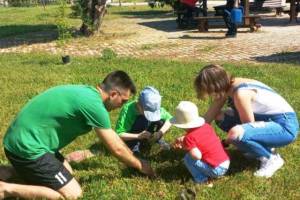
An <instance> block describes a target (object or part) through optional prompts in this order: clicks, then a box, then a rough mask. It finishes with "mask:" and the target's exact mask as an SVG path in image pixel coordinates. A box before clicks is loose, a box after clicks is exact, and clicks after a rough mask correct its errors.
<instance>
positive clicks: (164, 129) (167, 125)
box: [152, 120, 172, 140]
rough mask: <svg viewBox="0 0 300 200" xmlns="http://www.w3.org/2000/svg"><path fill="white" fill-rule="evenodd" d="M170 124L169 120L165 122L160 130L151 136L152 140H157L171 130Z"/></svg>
mask: <svg viewBox="0 0 300 200" xmlns="http://www.w3.org/2000/svg"><path fill="white" fill-rule="evenodd" d="M171 126H172V124H171V123H170V121H169V120H167V121H165V123H164V125H163V126H162V127H161V128H160V130H159V131H157V132H155V133H154V134H153V136H152V137H153V140H159V139H160V138H161V137H163V136H164V134H165V133H166V132H167V131H168V130H169V129H170V128H171Z"/></svg>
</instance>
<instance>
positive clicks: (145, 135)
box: [138, 131, 151, 140]
mask: <svg viewBox="0 0 300 200" xmlns="http://www.w3.org/2000/svg"><path fill="white" fill-rule="evenodd" d="M150 138H151V133H150V132H148V131H142V132H140V133H139V135H138V139H147V140H149V139H150Z"/></svg>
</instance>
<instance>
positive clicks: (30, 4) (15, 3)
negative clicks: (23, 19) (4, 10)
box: [8, 0, 39, 7]
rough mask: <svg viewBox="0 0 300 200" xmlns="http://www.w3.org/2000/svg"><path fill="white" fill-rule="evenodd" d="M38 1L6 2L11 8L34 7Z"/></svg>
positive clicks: (17, 0) (10, 0)
mask: <svg viewBox="0 0 300 200" xmlns="http://www.w3.org/2000/svg"><path fill="white" fill-rule="evenodd" d="M38 3H39V1H38V0H8V5H9V6H13V7H23V6H25V7H26V6H36V5H37V4H38Z"/></svg>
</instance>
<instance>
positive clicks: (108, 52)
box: [101, 48, 117, 61]
mask: <svg viewBox="0 0 300 200" xmlns="http://www.w3.org/2000/svg"><path fill="white" fill-rule="evenodd" d="M116 57H117V53H116V52H114V50H112V49H110V48H105V49H103V50H102V56H101V59H103V60H105V61H108V60H112V59H115V58H116Z"/></svg>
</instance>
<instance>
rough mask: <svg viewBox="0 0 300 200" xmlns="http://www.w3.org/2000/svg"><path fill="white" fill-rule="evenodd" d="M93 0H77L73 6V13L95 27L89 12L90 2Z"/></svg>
mask: <svg viewBox="0 0 300 200" xmlns="http://www.w3.org/2000/svg"><path fill="white" fill-rule="evenodd" d="M90 2H92V0H75V4H74V5H73V6H72V10H73V12H72V15H73V16H77V17H80V18H81V20H82V22H83V23H84V24H85V25H87V26H88V27H89V29H91V30H92V29H93V19H92V18H91V16H90V14H89V4H88V3H90Z"/></svg>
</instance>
